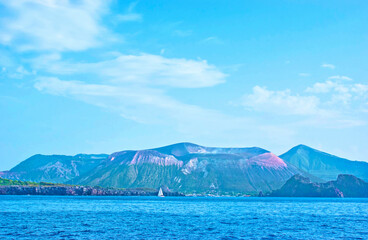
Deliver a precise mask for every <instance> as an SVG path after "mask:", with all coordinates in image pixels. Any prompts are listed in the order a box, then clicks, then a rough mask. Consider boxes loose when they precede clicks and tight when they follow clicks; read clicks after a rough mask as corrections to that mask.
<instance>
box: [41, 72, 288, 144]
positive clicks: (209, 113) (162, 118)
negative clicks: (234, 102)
mask: <svg viewBox="0 0 368 240" xmlns="http://www.w3.org/2000/svg"><path fill="white" fill-rule="evenodd" d="M34 87H35V88H36V89H37V90H39V91H40V92H42V93H46V94H52V95H57V96H63V97H68V98H72V99H76V100H79V101H83V102H85V103H88V104H91V105H94V106H97V107H101V108H105V109H109V110H111V111H114V112H116V113H118V114H120V115H121V116H122V117H123V118H126V119H130V120H132V121H136V122H139V123H143V124H149V125H164V126H165V127H166V128H171V129H175V130H176V131H178V132H180V133H181V134H182V135H183V136H190V137H191V136H196V137H198V136H201V135H205V136H217V135H218V134H221V136H223V137H224V138H229V139H234V132H237V133H239V132H243V133H244V134H245V133H251V132H254V134H256V132H258V133H259V132H262V133H266V132H268V129H267V128H264V129H263V128H259V127H258V126H257V125H256V124H255V122H253V121H252V120H251V119H249V118H244V117H234V116H229V115H226V114H223V113H221V112H219V111H216V110H211V109H206V108H202V107H199V106H196V105H191V104H186V103H183V102H180V101H177V100H176V99H174V98H172V97H170V96H168V95H167V94H166V93H165V92H164V91H162V90H158V89H152V88H143V87H137V86H134V85H130V86H114V85H112V84H91V83H86V82H83V81H72V80H61V79H59V78H56V77H41V78H38V79H37V80H36V82H35V84H34ZM263 127H265V126H263ZM285 131H286V130H285ZM235 137H236V136H235ZM263 139H264V138H263Z"/></svg>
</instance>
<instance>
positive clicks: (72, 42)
mask: <svg viewBox="0 0 368 240" xmlns="http://www.w3.org/2000/svg"><path fill="white" fill-rule="evenodd" d="M1 3H2V5H3V6H5V7H6V8H7V9H8V11H10V12H11V13H13V14H11V15H6V16H5V15H4V16H2V17H1V19H0V43H1V44H5V45H10V46H13V47H15V48H16V49H18V50H22V51H25V50H54V51H64V50H66V51H79V50H85V49H88V48H90V47H94V46H97V45H99V43H100V40H101V37H102V36H104V37H106V32H107V31H106V30H105V29H104V28H103V27H102V26H101V25H100V23H99V18H100V16H101V15H102V14H103V12H104V10H105V1H102V0H96V1H87V0H81V1H77V2H74V1H68V0H64V1H39V0H19V1H6V0H1Z"/></svg>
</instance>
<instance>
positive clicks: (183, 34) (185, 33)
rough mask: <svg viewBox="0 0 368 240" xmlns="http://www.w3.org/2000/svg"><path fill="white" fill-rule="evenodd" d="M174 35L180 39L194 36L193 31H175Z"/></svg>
mask: <svg viewBox="0 0 368 240" xmlns="http://www.w3.org/2000/svg"><path fill="white" fill-rule="evenodd" d="M173 34H174V35H175V36H178V37H188V36H190V35H192V30H175V31H174V32H173Z"/></svg>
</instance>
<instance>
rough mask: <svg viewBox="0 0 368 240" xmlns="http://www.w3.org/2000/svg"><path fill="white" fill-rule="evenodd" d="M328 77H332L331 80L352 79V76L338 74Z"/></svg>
mask: <svg viewBox="0 0 368 240" xmlns="http://www.w3.org/2000/svg"><path fill="white" fill-rule="evenodd" d="M328 79H332V80H346V81H352V80H353V79H352V78H349V77H347V76H340V75H337V76H331V77H329V78H328Z"/></svg>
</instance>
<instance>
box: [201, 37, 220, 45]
mask: <svg viewBox="0 0 368 240" xmlns="http://www.w3.org/2000/svg"><path fill="white" fill-rule="evenodd" d="M200 43H215V44H223V41H222V40H221V39H219V38H218V37H215V36H211V37H208V38H205V39H202V40H201V41H200Z"/></svg>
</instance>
